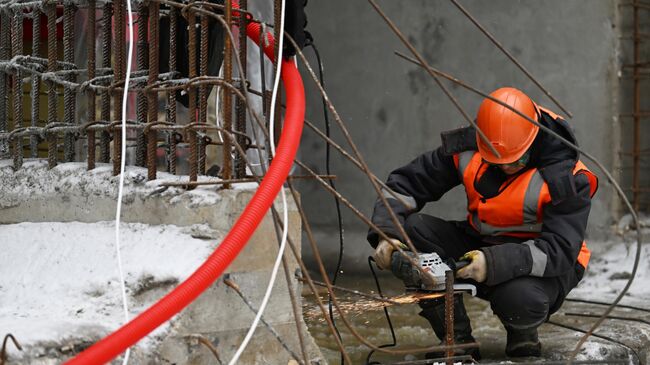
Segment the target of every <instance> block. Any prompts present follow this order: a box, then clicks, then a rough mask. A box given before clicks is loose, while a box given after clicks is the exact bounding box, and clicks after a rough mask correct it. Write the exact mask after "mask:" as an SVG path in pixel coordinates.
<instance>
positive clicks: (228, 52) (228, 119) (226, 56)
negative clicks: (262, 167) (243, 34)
mask: <svg viewBox="0 0 650 365" xmlns="http://www.w3.org/2000/svg"><path fill="white" fill-rule="evenodd" d="M224 12H225V13H224V15H225V23H226V26H225V27H224V28H225V29H224V40H223V41H224V48H223V77H224V80H225V81H226V83H231V82H232V47H233V43H232V42H231V38H230V26H231V24H232V2H231V0H225V2H224ZM242 70H243V68H242ZM222 115H223V127H224V128H225V129H226V131H231V130H232V97H231V92H230V90H228V89H223V113H222ZM230 150H231V146H230V140H229V139H228V138H226V139H225V140H224V145H223V166H222V168H221V169H222V170H221V177H223V178H224V179H225V180H228V179H230V178H231V177H232V157H231V154H230ZM229 187H230V186H229V185H224V188H229Z"/></svg>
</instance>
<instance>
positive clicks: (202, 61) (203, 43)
mask: <svg viewBox="0 0 650 365" xmlns="http://www.w3.org/2000/svg"><path fill="white" fill-rule="evenodd" d="M208 21H209V18H208V16H207V15H201V16H200V24H201V34H200V43H199V44H200V50H199V75H200V76H207V75H208V35H209V23H208ZM207 109H208V87H207V85H201V86H199V122H200V123H203V124H205V123H206V122H207V120H208V115H207Z"/></svg>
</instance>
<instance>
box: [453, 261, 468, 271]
mask: <svg viewBox="0 0 650 365" xmlns="http://www.w3.org/2000/svg"><path fill="white" fill-rule="evenodd" d="M471 263H472V261H471V260H459V261H453V262H452V264H451V265H449V267H450V268H451V269H452V270H454V272H456V271H458V270H460V269H462V268H464V267H465V266H467V265H469V264H471Z"/></svg>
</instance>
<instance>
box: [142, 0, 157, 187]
mask: <svg viewBox="0 0 650 365" xmlns="http://www.w3.org/2000/svg"><path fill="white" fill-rule="evenodd" d="M159 21H160V4H158V3H157V2H155V1H151V2H149V77H148V80H147V83H148V84H149V85H151V84H153V83H155V82H156V81H158V71H159V69H158V62H159V58H160V51H159V49H158V48H159V43H160V39H159V38H160V32H159ZM147 106H148V112H147V114H148V118H147V122H149V123H153V122H155V121H156V120H158V92H157V91H155V90H150V91H149V92H148V93H147ZM145 135H146V139H147V153H146V157H147V179H148V180H154V179H156V171H157V166H156V150H157V147H158V131H157V130H155V129H149V131H148V132H147V133H145Z"/></svg>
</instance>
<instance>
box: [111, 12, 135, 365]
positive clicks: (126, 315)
mask: <svg viewBox="0 0 650 365" xmlns="http://www.w3.org/2000/svg"><path fill="white" fill-rule="evenodd" d="M126 6H127V14H128V17H129V21H128V27H129V51H128V56H127V60H126V70H127V72H126V79H125V80H124V93H123V94H122V132H121V137H120V138H121V139H122V143H121V146H122V150H121V151H120V154H121V155H120V156H121V158H120V178H119V180H120V182H119V185H118V188H117V208H116V210H115V254H116V256H117V268H118V271H119V275H120V290H121V291H122V308H123V310H124V323H127V322H129V305H128V302H127V298H126V284H125V281H124V269H123V266H122V252H121V250H120V220H121V218H122V197H123V193H124V173H125V170H126V111H127V101H128V98H129V86H130V85H129V83H130V82H131V64H132V62H133V14H132V13H131V0H127V1H126ZM130 354H131V348H128V349H126V352H125V353H124V359H123V361H122V364H123V365H126V364H127V363H128V362H129V355H130Z"/></svg>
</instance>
